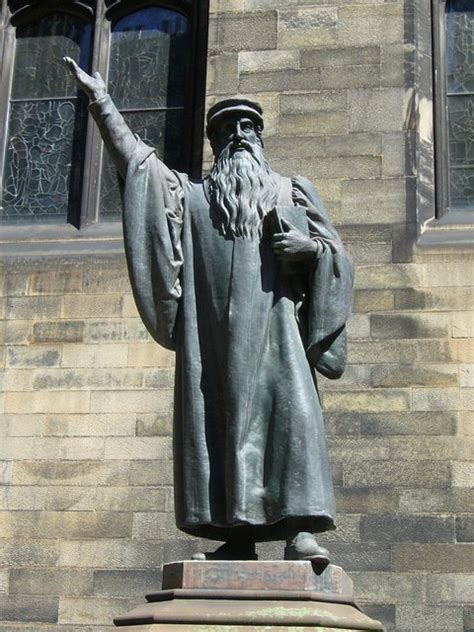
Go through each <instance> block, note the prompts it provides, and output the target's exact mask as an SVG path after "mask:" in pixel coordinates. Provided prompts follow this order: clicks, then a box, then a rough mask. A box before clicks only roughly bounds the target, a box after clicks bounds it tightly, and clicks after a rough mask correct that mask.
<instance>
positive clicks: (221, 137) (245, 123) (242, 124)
mask: <svg viewBox="0 0 474 632" xmlns="http://www.w3.org/2000/svg"><path fill="white" fill-rule="evenodd" d="M248 144H250V145H258V144H260V139H259V136H258V133H257V128H256V126H255V123H254V122H253V121H252V119H250V118H247V117H243V116H240V115H239V114H235V115H229V116H226V117H225V118H224V119H223V120H222V122H221V124H220V125H219V126H218V127H217V128H216V129H215V131H214V133H213V135H212V147H213V149H214V154H215V155H216V157H219V154H220V153H221V151H222V150H223V149H224V148H226V147H227V146H229V149H230V152H231V153H235V152H237V151H248V150H249V148H248V146H247V145H248Z"/></svg>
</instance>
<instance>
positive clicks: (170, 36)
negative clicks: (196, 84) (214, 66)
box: [99, 7, 191, 217]
mask: <svg viewBox="0 0 474 632" xmlns="http://www.w3.org/2000/svg"><path fill="white" fill-rule="evenodd" d="M189 49H190V32H189V21H188V19H187V18H186V16H185V15H183V14H181V13H178V12H177V11H172V10H170V9H165V8H161V7H144V8H142V9H138V10H136V11H133V12H132V13H129V14H127V15H125V16H124V17H122V18H120V19H118V20H115V21H113V22H112V25H111V41H110V55H109V81H108V90H109V93H110V95H111V97H112V98H113V100H114V102H115V104H116V106H117V107H118V108H119V110H120V111H121V113H122V114H123V116H124V118H125V120H126V121H127V123H128V124H129V126H130V128H131V129H132V130H133V131H134V132H135V133H137V134H138V135H139V136H140V138H142V140H144V141H145V142H147V143H149V144H150V145H152V146H153V147H156V149H157V150H158V153H159V155H160V156H161V157H162V158H163V159H164V161H165V162H166V164H167V165H168V166H170V167H171V168H173V169H179V170H181V171H186V170H188V169H189V147H190V143H183V142H182V141H181V139H183V138H187V139H189V132H190V130H189V123H190V121H189V116H188V112H187V111H186V103H187V101H188V99H189V98H190V96H191V95H190V94H189V90H188V88H189V83H190V61H191V60H190V59H189V54H188V52H189ZM189 140H190V139H189ZM99 204H100V209H101V213H102V216H103V217H104V216H106V217H110V216H115V215H117V214H118V213H120V199H119V195H118V188H117V183H116V177H115V172H114V169H113V167H112V164H111V160H110V159H109V158H108V156H106V157H105V161H104V171H103V177H102V183H101V196H100V203H99Z"/></svg>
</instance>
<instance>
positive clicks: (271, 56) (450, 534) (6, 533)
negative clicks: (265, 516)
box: [0, 0, 474, 632]
mask: <svg viewBox="0 0 474 632" xmlns="http://www.w3.org/2000/svg"><path fill="white" fill-rule="evenodd" d="M405 18H406V16H405V15H404V3H403V2H401V1H400V0H398V1H393V2H383V1H382V0H371V1H370V2H369V1H368V0H367V1H366V2H364V0H360V1H358V0H354V1H350V0H346V1H344V0H326V1H325V2H324V3H323V2H311V1H304V0H301V1H299V2H298V1H297V0H285V2H279V1H273V0H220V1H217V0H214V1H211V21H210V38H209V64H208V105H209V104H211V103H213V102H214V101H215V99H216V98H220V97H223V96H227V95H232V94H235V93H240V94H243V95H246V96H248V97H250V98H255V99H257V100H259V101H260V102H261V103H262V105H263V107H264V109H265V113H266V121H267V126H266V152H267V155H268V158H269V159H270V162H271V163H272V164H273V166H274V167H275V168H276V169H277V170H279V171H280V172H282V173H285V174H293V173H301V174H304V175H306V176H307V177H309V178H310V179H312V180H313V181H314V182H315V184H316V185H317V188H318V190H319V191H320V193H321V196H322V198H323V200H324V203H325V205H326V208H327V209H328V211H329V213H330V216H331V217H332V219H333V221H334V222H335V223H336V224H337V225H338V228H339V230H340V232H341V235H342V236H343V239H344V240H345V243H346V244H347V248H348V250H349V251H350V252H351V254H352V255H353V257H354V259H355V262H356V281H355V302H354V315H353V317H352V319H351V321H350V322H349V362H350V364H349V366H348V369H347V372H346V374H345V376H344V377H343V378H342V379H341V380H338V381H336V382H330V381H327V380H323V379H321V380H320V383H321V392H322V397H323V402H324V407H325V410H326V417H325V418H326V426H327V434H328V442H329V448H330V455H331V462H332V468H333V474H334V480H335V484H336V493H337V501H338V510H339V517H338V530H337V531H335V532H333V533H330V534H328V535H326V536H323V537H321V542H322V543H323V544H325V545H327V546H329V547H330V549H331V551H332V555H333V561H334V562H335V563H337V564H340V565H342V566H343V567H344V569H345V570H346V571H347V572H348V573H349V574H350V575H351V577H352V578H353V579H354V581H355V591H356V595H357V596H358V600H359V602H360V604H361V605H362V606H363V607H364V609H365V611H366V612H367V613H368V614H369V615H371V616H373V617H375V618H379V619H381V620H383V621H384V622H385V625H386V630H387V632H394V631H397V632H428V631H429V632H436V631H438V630H439V631H440V632H441V631H443V632H446V631H448V630H449V631H450V632H451V631H452V632H455V631H461V630H464V631H465V632H468V631H471V632H472V630H474V609H473V608H472V606H469V605H468V604H469V603H471V604H472V603H473V602H474V594H473V593H474V584H473V579H472V574H471V573H472V569H473V560H474V558H473V554H472V548H470V545H469V541H470V540H472V530H473V526H472V525H473V520H472V514H470V513H469V512H470V510H472V507H473V493H472V489H471V488H472V475H473V469H472V461H470V458H471V450H472V423H471V422H472V409H473V400H474V342H473V330H474V313H473V311H472V310H473V309H474V308H473V305H474V280H473V274H472V270H473V263H474V256H473V254H472V251H471V254H469V252H459V251H454V250H453V251H449V250H446V249H444V250H439V251H436V250H432V251H429V252H426V253H425V252H422V251H415V253H411V252H410V248H408V247H407V243H408V241H409V237H408V235H409V234H410V230H409V228H410V222H411V221H412V220H411V219H410V218H411V217H412V216H413V209H412V208H411V207H410V204H411V202H410V199H411V198H407V194H406V192H407V191H408V190H409V187H408V186H407V183H409V181H410V180H411V179H412V166H411V165H410V164H408V162H407V161H406V158H405V156H406V151H405V148H406V145H407V143H408V142H409V138H410V134H411V133H412V132H411V130H410V129H408V127H407V125H408V123H407V117H406V112H405V107H406V102H407V100H406V98H405V97H406V93H407V85H406V82H407V79H406V64H405V58H404V55H405V52H406V46H404V37H405V33H406V23H405ZM209 164H210V153H209V148H207V150H206V159H205V166H206V167H208V166H209ZM0 288H1V298H0V318H1V319H2V320H1V321H0V337H1V341H0V344H1V345H2V346H1V347H0V366H1V372H0V384H1V386H2V394H1V395H0V411H1V412H2V413H3V414H2V417H1V421H0V437H1V438H0V454H1V456H0V613H1V615H0V618H1V622H0V630H5V631H7V630H8V631H16V630H19V631H21V632H53V631H54V632H102V631H105V630H112V629H114V628H113V627H112V626H111V625H110V624H111V620H112V617H113V616H114V615H116V614H119V613H123V612H126V611H127V610H129V609H131V608H132V607H133V606H135V605H137V603H140V602H141V601H142V598H143V594H144V593H145V592H147V591H148V592H149V591H151V590H156V589H157V588H159V586H160V565H161V564H162V563H163V562H169V561H173V560H176V559H183V558H185V557H187V556H189V555H191V554H192V553H193V552H194V551H196V550H199V549H201V548H202V546H203V543H202V542H199V541H196V540H193V539H191V538H189V537H187V536H185V535H183V534H181V533H179V532H178V531H177V530H176V528H175V526H174V518H173V490H172V446H171V411H172V397H173V365H174V358H173V354H172V353H170V352H168V351H166V350H164V349H161V348H160V347H158V346H157V345H156V344H155V343H154V342H152V341H151V339H150V337H149V336H148V334H147V333H146V331H145V329H144V327H143V325H142V324H141V321H140V320H139V318H138V315H137V312H136V309H135V306H134V303H133V299H132V297H131V293H130V288H129V283H128V279H127V274H126V268H125V263H124V260H123V257H102V258H101V257H95V256H93V255H91V256H89V257H84V258H80V257H77V258H73V257H69V258H68V257H55V258H54V257H43V258H37V259H23V260H20V259H11V260H5V262H4V263H3V270H2V282H1V284H0ZM282 549H283V546H282V544H277V545H264V546H261V547H260V554H261V557H262V558H263V559H269V558H271V557H272V555H277V556H279V557H281V555H282Z"/></svg>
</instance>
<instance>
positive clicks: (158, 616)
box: [114, 561, 383, 632]
mask: <svg viewBox="0 0 474 632" xmlns="http://www.w3.org/2000/svg"><path fill="white" fill-rule="evenodd" d="M146 599H147V602H148V603H146V604H144V605H142V606H139V607H138V608H135V609H134V610H132V611H131V612H129V613H128V614H125V615H122V616H118V617H116V618H115V619H114V623H115V625H117V626H136V627H133V632H158V631H160V632H185V631H186V632H251V631H252V630H256V631H257V632H258V631H260V632H264V631H265V632H290V631H291V632H306V631H310V630H318V631H319V632H329V631H332V630H334V631H336V630H337V631H340V630H346V632H347V631H349V632H355V631H356V630H366V631H369V630H383V626H382V624H381V623H379V622H378V621H374V620H373V619H370V618H369V617H367V616H366V615H364V614H363V613H362V612H361V611H360V610H359V609H358V608H357V606H356V605H355V603H354V600H353V589H352V581H351V579H350V578H349V577H348V575H346V573H345V572H344V571H343V570H342V568H340V567H339V566H333V565H329V566H328V567H327V568H326V569H325V571H324V572H323V573H321V574H319V575H318V574H316V573H315V572H314V570H313V567H312V565H311V563H310V562H238V561H232V562H218V561H206V562H191V561H189V562H188V561H186V562H174V563H172V564H165V565H164V566H163V589H162V590H160V591H159V592H155V593H151V594H149V595H147V596H146Z"/></svg>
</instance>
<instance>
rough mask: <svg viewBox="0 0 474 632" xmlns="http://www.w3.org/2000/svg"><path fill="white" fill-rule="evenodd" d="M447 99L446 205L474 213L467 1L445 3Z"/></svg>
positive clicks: (472, 21)
mask: <svg viewBox="0 0 474 632" xmlns="http://www.w3.org/2000/svg"><path fill="white" fill-rule="evenodd" d="M446 101H447V118H448V121H447V123H448V125H447V129H448V156H449V208H450V209H451V210H454V209H458V210H469V211H471V212H474V6H473V3H472V2H471V1H469V0H450V1H449V2H448V3H447V5H446ZM473 219H474V215H473Z"/></svg>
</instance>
